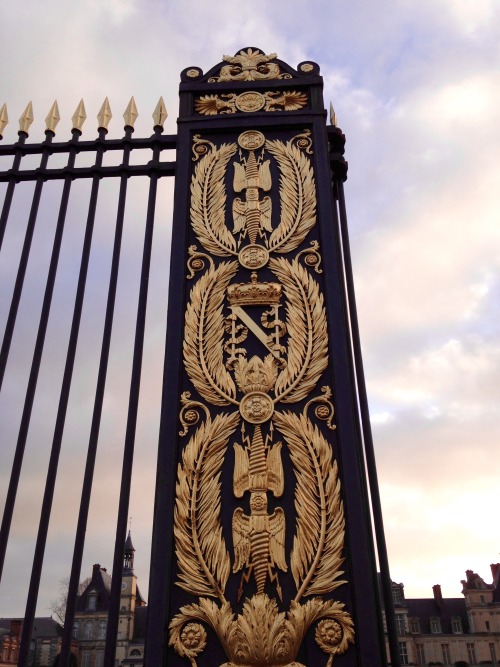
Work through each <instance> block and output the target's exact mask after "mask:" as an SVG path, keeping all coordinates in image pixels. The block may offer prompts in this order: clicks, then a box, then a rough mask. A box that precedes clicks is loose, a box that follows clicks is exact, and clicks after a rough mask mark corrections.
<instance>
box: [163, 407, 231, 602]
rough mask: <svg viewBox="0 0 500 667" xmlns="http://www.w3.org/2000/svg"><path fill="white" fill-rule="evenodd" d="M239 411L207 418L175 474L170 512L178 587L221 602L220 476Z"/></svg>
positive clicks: (225, 566) (226, 563)
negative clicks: (177, 569) (174, 499)
mask: <svg viewBox="0 0 500 667" xmlns="http://www.w3.org/2000/svg"><path fill="white" fill-rule="evenodd" d="M238 422H239V414H238V412H234V413H233V414H231V415H226V414H222V415H217V417H216V418H215V419H214V420H213V421H212V420H211V419H210V418H207V420H206V422H204V423H203V424H201V426H200V427H199V428H198V430H197V431H196V433H195V434H194V435H193V437H192V438H191V439H190V441H189V442H188V444H187V446H186V448H185V449H184V451H183V453H182V463H180V464H179V466H178V470H177V485H176V503H175V511H174V535H175V551H176V555H177V561H178V564H179V570H180V573H179V576H178V581H177V585H178V586H180V587H181V588H183V589H184V590H186V591H188V593H192V594H193V595H209V596H213V597H218V598H219V599H220V600H221V601H222V602H224V601H225V598H224V590H225V587H226V582H227V578H228V576H229V573H230V571H231V561H230V558H229V553H228V551H227V549H226V545H225V541H224V538H223V537H222V526H221V523H220V509H221V500H220V488H221V484H220V474H221V467H222V464H223V462H224V455H225V453H226V449H227V443H228V439H229V437H230V436H231V434H232V433H233V432H234V430H235V429H236V427H237V425H238Z"/></svg>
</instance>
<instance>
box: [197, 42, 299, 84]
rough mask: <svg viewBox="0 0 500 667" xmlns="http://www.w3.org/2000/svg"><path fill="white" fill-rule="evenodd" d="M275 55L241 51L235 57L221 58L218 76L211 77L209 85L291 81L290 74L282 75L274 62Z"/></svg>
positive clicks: (248, 50) (250, 50)
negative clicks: (235, 82)
mask: <svg viewBox="0 0 500 667" xmlns="http://www.w3.org/2000/svg"><path fill="white" fill-rule="evenodd" d="M276 57H277V54H276V53H270V54H268V55H265V54H264V53H261V52H260V51H254V50H253V49H247V50H246V51H245V50H244V49H243V50H241V51H240V52H239V53H238V54H237V55H236V56H222V60H223V61H224V62H226V63H228V64H227V65H223V66H222V67H221V70H220V74H219V76H215V77H211V78H210V79H209V80H208V82H209V83H222V82H225V81H263V80H267V79H291V78H292V77H291V74H288V73H286V72H285V73H282V72H281V70H280V67H279V65H278V63H272V62H270V61H271V60H275V59H276Z"/></svg>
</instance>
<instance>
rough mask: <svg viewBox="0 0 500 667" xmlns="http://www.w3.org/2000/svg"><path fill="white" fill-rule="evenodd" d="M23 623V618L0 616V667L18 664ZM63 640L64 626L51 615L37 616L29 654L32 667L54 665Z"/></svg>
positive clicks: (49, 666)
mask: <svg viewBox="0 0 500 667" xmlns="http://www.w3.org/2000/svg"><path fill="white" fill-rule="evenodd" d="M22 624H23V619H22V618H0V667H7V666H9V667H10V666H11V665H16V664H17V660H18V655H19V643H20V637H21V629H22ZM61 642H62V627H61V625H60V624H59V623H57V621H55V620H54V619H53V618H51V617H50V616H47V617H37V618H35V621H34V624H33V633H32V635H31V643H30V652H29V656H28V664H29V665H30V667H31V666H33V667H52V665H53V664H54V660H55V659H56V656H57V654H58V653H59V652H60V650H61Z"/></svg>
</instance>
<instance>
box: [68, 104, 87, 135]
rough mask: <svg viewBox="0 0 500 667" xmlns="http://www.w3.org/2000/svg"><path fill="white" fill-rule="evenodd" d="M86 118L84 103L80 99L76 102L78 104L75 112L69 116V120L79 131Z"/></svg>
mask: <svg viewBox="0 0 500 667" xmlns="http://www.w3.org/2000/svg"><path fill="white" fill-rule="evenodd" d="M86 120H87V112H86V111H85V104H84V103H83V99H81V100H80V102H79V103H78V106H77V107H76V109H75V113H74V114H73V115H72V117H71V121H72V123H73V129H74V130H80V132H81V131H82V127H83V124H84V122H85V121H86Z"/></svg>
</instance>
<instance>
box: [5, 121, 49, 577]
mask: <svg viewBox="0 0 500 667" xmlns="http://www.w3.org/2000/svg"><path fill="white" fill-rule="evenodd" d="M45 134H46V136H47V139H46V142H45V143H44V145H43V146H44V147H43V152H42V158H41V164H42V165H43V166H44V167H45V166H46V165H47V161H48V159H49V155H50V143H51V141H52V138H53V136H54V133H53V132H52V131H51V130H47V131H46V133H45ZM23 135H25V136H27V135H26V134H25V133H24V132H23ZM42 188H43V179H40V180H38V181H37V183H36V185H35V192H34V193H33V200H32V204H31V210H30V214H29V218H28V224H27V226H26V233H25V237H24V244H23V249H22V252H21V258H20V260H19V266H18V269H17V276H16V282H15V284H14V292H13V294H12V301H11V304H10V309H9V315H8V317H7V324H6V326H5V332H4V338H3V342H2V347H1V349H0V389H1V387H2V383H3V378H4V374H5V367H6V365H7V359H8V356H9V350H10V344H11V341H12V334H13V332H14V326H15V324H16V318H17V311H18V307H19V301H20V300H21V293H22V289H23V284H24V278H25V275H26V267H27V265H28V259H29V254H30V249H31V242H32V239H33V232H34V229H35V223H36V219H37V215H38V207H39V204H40V198H41V195H42ZM25 442H26V439H25V438H24V442H23V441H22V439H20V440H18V444H17V447H16V452H15V454H14V462H13V465H12V472H11V478H10V483H9V488H8V491H7V497H6V500H5V507H4V512H3V517H2V526H1V528H0V581H1V579H2V572H3V566H4V563H5V553H6V550H7V542H8V539H9V532H10V526H11V523H12V515H13V512H14V504H15V499H16V494H17V487H18V482H19V476H20V473H21V465H22V459H23V455H24V445H25Z"/></svg>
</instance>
